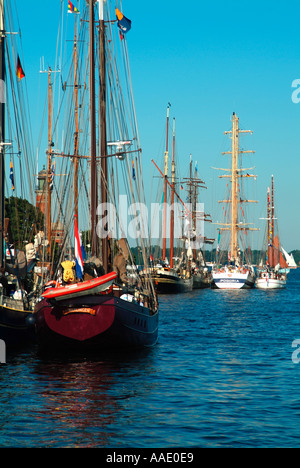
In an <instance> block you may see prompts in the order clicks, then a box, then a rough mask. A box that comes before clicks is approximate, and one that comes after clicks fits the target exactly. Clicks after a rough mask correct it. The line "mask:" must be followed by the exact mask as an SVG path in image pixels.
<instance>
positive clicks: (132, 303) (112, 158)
mask: <svg viewBox="0 0 300 468" xmlns="http://www.w3.org/2000/svg"><path fill="white" fill-rule="evenodd" d="M69 3H70V2H69ZM111 3H112V2H110V1H107V2H106V3H105V5H104V0H98V1H97V3H96V4H97V6H98V9H97V12H98V20H99V22H98V21H96V19H97V16H96V15H97V13H96V6H95V2H94V1H93V0H89V1H88V2H87V5H86V7H85V9H84V12H83V18H84V20H83V21H82V22H81V27H82V28H84V25H85V24H86V23H87V22H88V23H89V31H88V38H89V84H90V86H89V112H90V132H89V133H90V148H91V150H90V155H89V157H88V158H85V159H84V156H82V157H81V156H80V147H79V137H80V127H79V121H78V120H77V119H79V112H80V111H81V112H83V106H79V104H78V96H77V93H76V91H78V90H79V85H78V81H77V78H78V76H77V71H78V69H79V61H78V60H77V44H78V43H79V41H77V39H76V38H77V36H76V21H77V19H76V18H77V16H76V17H75V40H74V63H75V65H74V70H75V71H74V76H75V79H74V83H75V85H74V88H75V94H76V97H75V142H74V149H75V151H74V154H73V155H70V154H68V155H67V153H66V152H63V153H62V154H61V156H62V157H66V156H68V157H67V158H66V159H67V160H68V163H70V159H71V163H70V164H73V165H74V181H73V187H74V188H75V197H74V198H75V200H74V202H75V203H74V205H75V208H74V207H73V210H74V211H75V224H74V232H75V257H76V259H75V261H74V260H72V259H65V261H63V262H60V263H59V267H58V268H57V269H56V272H55V273H54V275H53V276H52V278H51V279H50V282H48V288H47V289H45V290H44V291H43V292H42V293H41V301H40V302H39V303H38V304H37V306H36V308H35V317H36V332H37V340H38V343H39V345H40V346H41V347H42V348H44V349H45V348H47V349H50V350H51V349H52V350H53V349H56V348H57V347H68V348H76V349H80V350H81V349H95V350H100V349H116V348H126V349H128V348H141V347H151V346H154V345H155V344H156V342H157V339H158V317H159V311H158V302H157V297H156V294H155V291H154V286H153V282H152V280H151V276H150V275H147V274H146V275H144V276H143V277H139V276H138V275H137V276H136V281H134V280H133V279H132V278H130V281H129V278H128V276H129V275H127V268H126V266H127V265H128V264H130V265H132V267H133V268H135V266H136V265H135V261H134V258H133V255H132V252H131V249H130V246H129V241H128V239H127V237H126V232H125V231H124V230H123V229H121V228H122V220H121V219H120V216H121V214H124V213H122V209H121V207H120V201H119V205H117V203H118V199H117V196H116V190H117V188H118V187H119V186H121V182H120V180H119V179H117V175H116V171H117V169H118V166H119V165H122V170H123V172H124V173H125V175H126V180H125V183H124V185H125V186H126V187H127V188H128V195H131V197H132V200H133V202H134V203H139V202H140V201H141V202H142V201H143V200H141V199H140V198H138V197H139V195H140V194H141V193H142V191H141V185H142V181H141V172H142V169H141V148H140V145H139V138H138V132H137V128H136V129H135V132H136V133H135V134H134V135H132V137H131V138H129V135H128V133H129V130H128V128H130V129H132V128H134V126H136V120H135V110H134V107H133V102H131V109H132V115H133V126H132V127H131V126H129V125H127V123H126V122H125V114H124V112H125V109H127V106H126V105H125V103H124V102H123V101H122V99H123V98H124V96H127V95H131V82H130V74H129V68H127V66H128V52H127V43H126V33H127V32H128V31H129V29H130V25H131V22H130V20H129V19H128V18H126V17H125V16H124V15H123V13H121V11H120V10H119V9H118V8H116V9H115V11H114V13H112V6H111ZM71 11H72V12H74V8H73V9H71ZM78 14H80V13H79V12H78V13H76V15H78ZM84 15H86V16H84ZM87 15H88V16H87ZM112 18H114V19H112ZM87 19H88V21H87ZM96 24H97V27H98V25H99V35H95V32H96ZM116 26H118V27H116ZM81 31H82V30H81ZM81 34H83V32H82V33H81ZM96 39H98V40H99V43H98V48H97V50H99V74H100V76H99V93H97V94H99V96H100V103H99V105H100V125H99V128H100V130H99V131H100V137H99V139H100V156H96V152H97V144H96V134H97V133H96V129H97V128H98V125H97V119H96V111H95V110H96V106H95V95H96V92H95V87H96V84H97V83H98V81H96V80H95V60H94V58H95V50H96V47H95V41H96ZM84 42H85V41H82V43H84ZM119 47H120V48H121V50H122V51H123V52H124V53H125V62H122V61H121V63H126V64H127V65H126V72H127V82H128V83H129V84H130V93H129V94H126V93H122V92H121V89H120V83H121V81H120V78H119V77H116V76H115V75H111V73H112V72H114V73H116V72H117V71H118V62H117V61H115V60H114V51H115V50H116V49H118V48H119ZM82 63H84V61H83V62H82ZM109 85H110V90H109V91H108V87H109ZM83 88H84V90H83V92H84V91H85V87H83ZM114 92H117V96H114V95H113V93H114ZM108 96H110V99H109V100H108V99H107V98H108ZM119 100H120V101H121V102H120V103H119V104H120V109H121V112H120V113H118V112H119V111H118V108H119V107H118V102H119ZM110 102H111V103H112V108H111V109H110V108H109V103H110ZM116 114H117V115H116ZM112 117H117V123H115V125H114V126H111V125H110V119H111V118H112ZM113 132H114V133H113ZM109 138H110V139H109ZM50 141H52V140H51V139H50ZM128 147H130V150H129V149H128ZM132 155H134V159H133V160H132V161H131V160H130V157H131V156H132ZM71 156H72V157H71ZM81 158H82V159H81ZM86 159H88V161H89V164H90V179H91V187H90V202H89V203H88V206H90V208H91V217H90V224H91V235H90V237H91V241H90V249H91V250H90V258H89V259H88V260H87V261H84V256H83V254H82V247H83V245H82V237H81V235H80V232H79V229H78V223H79V220H80V217H81V219H82V218H83V215H82V213H81V212H80V209H79V208H78V201H79V194H80V192H79V190H78V174H79V170H80V164H83V163H84V161H86ZM99 161H100V170H99V165H98V162H99ZM131 162H132V166H131ZM49 167H51V164H49ZM131 169H132V172H131ZM98 173H99V174H100V179H101V184H100V185H101V187H100V189H99V187H98V178H97V174H98ZM48 183H50V174H49V176H48ZM99 191H100V192H101V207H102V208H103V209H106V210H109V209H110V208H109V207H111V206H113V207H115V208H114V214H115V215H116V214H118V216H116V217H115V222H116V223H117V224H118V225H119V232H121V234H122V235H121V236H120V237H119V238H118V239H116V237H114V236H115V234H116V231H117V228H116V226H115V224H114V223H113V221H111V218H109V219H108V220H105V219H104V218H102V220H101V219H99V220H98V219H97V218H96V214H97V212H96V211H97V209H98V210H99V206H98V207H97V205H98V192H99ZM60 202H61V203H62V199H60ZM109 203H111V205H109ZM108 205H109V206H108ZM105 213H107V211H105ZM103 214H104V212H103ZM126 215H127V213H126ZM97 221H98V223H97ZM70 222H71V221H70ZM67 224H70V223H67ZM48 233H49V229H48ZM48 235H49V234H48ZM67 236H68V233H66V234H65V239H66V240H67ZM99 237H100V238H101V242H99ZM136 240H137V243H138V247H139V251H140V252H141V253H142V256H143V259H144V262H145V263H146V262H147V258H146V257H147V256H146V246H145V244H144V237H143V236H142V235H141V233H139V235H137V237H136ZM62 251H63V249H62ZM75 267H76V274H75V272H74V269H75ZM131 276H132V275H131Z"/></svg>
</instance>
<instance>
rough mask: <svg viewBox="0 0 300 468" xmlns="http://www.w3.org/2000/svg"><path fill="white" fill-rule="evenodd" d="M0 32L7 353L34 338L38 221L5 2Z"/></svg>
mask: <svg viewBox="0 0 300 468" xmlns="http://www.w3.org/2000/svg"><path fill="white" fill-rule="evenodd" d="M0 29H1V37H0V245H1V248H0V340H1V341H4V342H5V345H6V347H7V348H10V347H17V346H20V345H24V344H26V343H31V342H33V341H34V339H35V333H34V317H33V307H34V303H35V302H34V301H35V299H34V295H33V289H34V281H33V276H34V273H33V270H34V267H35V264H36V261H37V259H36V253H37V249H36V248H35V247H36V244H35V242H34V236H35V234H36V233H37V231H38V229H39V226H38V224H39V222H41V224H42V219H41V217H40V219H38V218H39V215H38V210H35V207H34V206H33V204H32V203H30V202H29V201H28V198H30V196H31V195H33V190H32V174H33V166H32V162H33V161H32V160H31V155H32V154H33V151H32V148H31V141H32V140H31V135H30V123H29V122H30V114H29V107H28V105H27V102H28V101H27V96H26V86H25V83H24V82H26V78H25V72H24V68H25V65H24V63H25V61H24V58H23V56H22V54H21V50H22V43H21V37H20V36H21V35H20V34H19V33H18V32H17V31H19V30H20V26H19V24H18V23H17V11H16V8H15V5H11V2H8V1H4V0H0ZM19 54H20V55H19ZM31 201H32V202H33V198H32V200H31Z"/></svg>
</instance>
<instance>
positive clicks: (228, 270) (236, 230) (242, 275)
mask: <svg viewBox="0 0 300 468" xmlns="http://www.w3.org/2000/svg"><path fill="white" fill-rule="evenodd" d="M241 133H252V131H251V130H240V129H239V118H238V117H237V115H236V114H235V113H233V118H232V130H230V131H228V132H225V134H229V135H231V139H232V145H231V150H230V151H228V152H226V153H223V154H229V155H230V156H231V168H230V169H225V171H228V172H229V174H225V175H221V176H219V177H220V178H223V177H225V178H228V179H230V182H231V193H230V196H229V197H228V199H227V200H222V201H220V202H219V203H224V204H226V205H227V206H230V208H231V209H230V210H229V216H228V219H227V223H221V226H222V227H221V228H220V230H219V241H218V247H217V254H218V260H217V264H216V266H215V267H214V269H213V272H212V276H213V285H212V287H214V288H219V289H251V288H253V287H254V283H255V271H254V268H253V265H252V264H251V262H250V258H249V255H248V252H249V250H248V248H246V246H245V245H244V256H245V259H244V261H243V255H242V252H241V248H240V246H241V241H240V239H239V235H240V233H248V232H249V231H254V230H257V229H255V228H251V227H249V224H248V223H245V222H244V219H242V220H241V219H240V213H242V214H244V209H243V208H242V205H243V204H244V203H255V201H254V200H246V199H243V193H242V191H241V184H240V183H239V181H240V180H242V179H243V178H246V177H247V178H251V177H256V176H255V175H253V174H249V173H248V172H246V171H248V170H250V169H245V168H242V167H240V166H239V155H241V154H243V153H253V151H244V150H241V148H240V143H239V136H240V134H241ZM222 170H224V169H222ZM244 172H246V174H245V173H244ZM226 211H227V210H226ZM243 218H244V216H243ZM225 232H229V233H230V243H229V250H227V255H228V257H227V263H226V264H223V265H220V259H221V255H222V249H221V248H220V237H221V236H222V234H224V233H225Z"/></svg>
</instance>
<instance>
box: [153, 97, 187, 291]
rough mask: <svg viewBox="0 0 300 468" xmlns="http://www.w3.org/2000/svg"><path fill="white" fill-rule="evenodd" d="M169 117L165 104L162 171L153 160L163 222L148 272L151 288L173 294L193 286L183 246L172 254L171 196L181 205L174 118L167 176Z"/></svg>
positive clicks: (173, 249)
mask: <svg viewBox="0 0 300 468" xmlns="http://www.w3.org/2000/svg"><path fill="white" fill-rule="evenodd" d="M169 118H170V106H169V105H168V108H167V127H166V128H167V131H166V150H165V165H164V172H162V171H161V170H160V169H159V167H158V166H157V164H156V163H155V162H154V161H152V162H153V163H154V165H155V166H156V168H157V169H158V171H159V173H160V175H161V177H162V179H163V182H164V184H163V185H164V188H163V200H164V202H163V222H162V242H163V248H162V259H161V260H160V261H155V262H154V264H153V265H152V268H151V276H152V278H153V281H154V285H155V289H156V291H157V292H158V293H161V294H177V293H184V292H188V291H191V290H192V289H193V279H192V272H191V261H190V259H189V258H188V256H187V254H186V252H185V251H184V250H185V249H182V255H181V257H180V258H178V257H177V258H176V257H175V256H174V252H175V245H174V222H175V213H174V210H173V209H172V207H173V206H174V202H175V199H176V200H179V202H180V203H181V204H182V206H184V203H183V201H182V200H181V198H180V197H179V195H178V193H177V191H176V188H175V119H173V159H172V170H171V182H170V181H169V177H168V160H169V143H168V139H169V137H168V136H169ZM169 192H171V194H170V205H171V214H170V224H169V229H170V259H167V254H166V252H167V223H168V221H167V202H168V193H169Z"/></svg>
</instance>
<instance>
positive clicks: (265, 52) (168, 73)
mask: <svg viewBox="0 0 300 468" xmlns="http://www.w3.org/2000/svg"><path fill="white" fill-rule="evenodd" d="M14 1H15V3H16V4H17V6H18V11H19V22H20V27H21V30H22V42H23V60H24V69H25V73H26V86H27V88H28V93H29V96H30V102H31V103H32V126H33V128H35V131H36V134H37V135H38V134H39V131H40V127H39V125H40V119H41V115H42V112H43V106H44V97H43V96H44V93H45V92H46V86H47V78H46V75H45V76H43V75H41V74H40V73H39V70H40V58H41V57H42V56H44V57H45V65H46V66H47V65H48V64H50V65H51V66H54V64H55V55H56V41H57V28H58V25H59V15H60V8H61V0H52V1H51V2H42V3H41V2H40V1H37V0H28V1H26V2H24V1H21V0H14ZM82 1H83V0H81V2H82ZM73 3H74V4H75V5H77V6H78V7H80V2H77V1H76V0H74V2H73ZM64 5H65V9H66V10H67V1H64ZM123 13H124V14H125V15H126V16H127V17H128V18H130V19H131V20H132V29H131V31H130V32H129V33H128V34H127V43H128V49H129V57H130V63H131V72H132V80H133V90H134V96H135V104H136V111H137V118H138V123H139V131H140V139H141V144H142V147H143V158H144V173H145V174H147V177H146V181H145V184H146V188H147V190H148V191H149V196H150V193H151V186H152V181H151V180H150V178H151V177H153V175H156V174H155V171H154V168H153V165H152V164H151V159H152V158H153V159H155V160H156V161H157V162H158V163H159V164H160V163H161V161H162V155H163V145H162V142H163V139H164V132H165V120H166V109H167V104H168V102H170V103H171V109H170V117H171V119H172V118H173V117H175V118H176V157H177V160H178V167H179V170H180V174H181V175H182V177H185V176H186V175H187V170H188V169H187V165H188V162H189V155H190V153H191V154H192V156H193V159H194V160H195V161H197V162H198V172H199V175H200V176H201V178H202V179H204V181H205V182H206V184H207V187H208V188H207V190H206V191H205V193H203V199H202V201H204V202H205V206H206V207H207V211H208V212H210V214H211V215H212V217H213V219H214V221H220V219H219V218H220V208H219V205H218V203H217V200H218V199H221V198H223V197H224V190H225V185H224V184H225V183H224V181H222V180H220V179H218V178H217V176H218V175H219V174H218V173H217V172H216V171H214V170H212V169H211V167H227V165H228V162H227V159H226V157H225V156H221V152H222V151H226V150H227V149H228V138H227V139H226V138H225V137H224V135H223V133H224V131H225V130H229V129H230V127H231V116H232V113H233V112H236V113H237V115H238V116H239V118H240V126H241V128H243V129H250V130H253V132H254V133H253V136H247V137H246V138H247V139H245V148H246V149H252V150H254V151H255V156H251V157H249V161H248V160H246V161H245V163H244V165H245V167H252V166H253V165H255V167H256V168H255V170H254V171H253V173H255V174H257V176H258V177H257V181H256V182H255V181H251V183H252V184H253V185H255V187H251V188H250V185H249V191H250V196H249V198H251V197H252V195H251V194H252V192H253V194H254V195H255V196H256V197H257V199H258V201H259V204H258V206H257V207H256V209H255V213H254V214H253V216H254V217H255V219H253V220H250V221H251V222H252V221H253V222H255V224H256V225H257V226H258V227H261V228H264V226H263V224H262V221H259V218H260V217H263V216H264V215H265V200H266V190H267V187H268V185H269V184H270V178H271V175H272V174H274V178H275V188H276V195H275V196H276V207H277V216H278V222H279V230H280V235H281V240H282V244H283V246H284V247H285V248H286V249H287V250H289V251H291V250H292V249H296V248H300V238H299V231H300V210H299V204H300V188H299V176H300V171H299V168H300V103H299V104H295V103H293V102H292V98H291V97H292V92H293V91H294V89H293V88H292V82H293V81H294V80H295V79H300V34H299V17H300V4H299V2H296V1H290V2H288V3H286V2H283V1H281V0H279V1H277V2H273V1H269V0H262V1H257V0H253V1H251V2H248V1H243V2H241V1H232V0H228V1H227V2H224V1H219V0H216V1H214V2H201V1H200V2H199V1H194V0H192V1H189V2H185V3H184V2H182V1H179V0H173V1H170V0H164V1H152V2H151V3H149V2H140V1H137V0H124V1H123ZM70 16H71V15H70ZM70 21H71V18H70V19H68V27H70V39H71V38H72V35H71V30H72V29H71V23H70ZM44 146H45V147H46V146H47V141H46V140H45V143H44ZM214 230H215V227H212V226H211V227H210V228H209V231H211V232H208V234H209V235H210V234H212V235H215V234H214V232H213V231H214ZM258 239H260V240H261V234H257V238H256V240H255V245H254V248H258V247H260V245H258V244H259V242H260V240H258Z"/></svg>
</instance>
